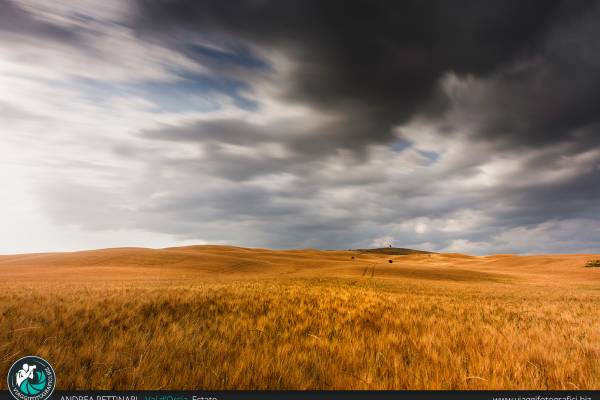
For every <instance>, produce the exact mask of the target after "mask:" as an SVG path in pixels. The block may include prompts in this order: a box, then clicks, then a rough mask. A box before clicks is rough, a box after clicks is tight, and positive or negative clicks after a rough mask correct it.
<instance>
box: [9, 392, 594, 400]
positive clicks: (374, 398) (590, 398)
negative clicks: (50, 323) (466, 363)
mask: <svg viewBox="0 0 600 400" xmlns="http://www.w3.org/2000/svg"><path fill="white" fill-rule="evenodd" d="M250 399H252V400H271V399H272V400H279V399H282V400H367V399H368V400H378V399H381V400H404V399H406V400H429V399H433V400H436V399H440V400H442V399H443V400H471V399H473V400H600V391H598V390H550V391H541V390H473V391H458V390H448V391H445V390H440V391H436V390H424V391H419V390H406V391H367V390H356V391H354V390H352V391H350V390H348V391H262V390H258V391H249V390H243V391H223V390H214V391H209V390H197V391H194V390H185V391H182V390H146V391H139V390H135V391H125V390H123V391H120V390H119V391H112V390H106V391H105V390H56V391H55V392H54V393H53V394H52V396H50V399H49V400H250ZM0 400H13V398H12V396H11V395H10V393H9V392H8V390H3V391H0Z"/></svg>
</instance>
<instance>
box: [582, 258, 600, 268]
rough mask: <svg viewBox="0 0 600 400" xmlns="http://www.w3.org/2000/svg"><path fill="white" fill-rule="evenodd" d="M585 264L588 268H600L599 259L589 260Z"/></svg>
mask: <svg viewBox="0 0 600 400" xmlns="http://www.w3.org/2000/svg"><path fill="white" fill-rule="evenodd" d="M585 266H586V267H588V268H600V260H590V261H588V262H587V264H585Z"/></svg>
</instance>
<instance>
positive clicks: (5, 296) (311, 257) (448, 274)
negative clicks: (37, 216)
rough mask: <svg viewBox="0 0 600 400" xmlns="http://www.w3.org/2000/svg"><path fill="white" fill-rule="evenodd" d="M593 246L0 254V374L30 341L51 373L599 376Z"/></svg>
mask: <svg viewBox="0 0 600 400" xmlns="http://www.w3.org/2000/svg"><path fill="white" fill-rule="evenodd" d="M598 258H599V257H598V256H597V255H553V256H528V257H518V256H510V255H499V256H489V257H471V256H465V255H459V254H431V255H430V254H409V255H390V254H379V253H364V252H362V253H361V252H353V251H315V250H297V251H272V250H260V249H243V248H235V247H223V246H194V247H186V248H171V249H163V250H150V249H134V248H130V249H108V250H97V251H89V252H78V253H62V254H34V255H19V256H0V374H3V376H5V374H6V372H7V370H8V368H9V366H10V365H11V364H12V362H14V361H15V360H16V359H18V358H19V357H22V356H24V355H30V354H31V355H39V356H41V357H44V358H46V359H47V360H48V361H49V362H50V363H51V364H52V365H53V367H54V369H55V371H56V374H57V384H58V388H61V389H92V388H93V389H198V388H202V389H495V388H506V389H509V388H510V389H513V388H536V389H547V388H553V389H574V388H578V389H600V308H599V307H598V303H599V301H600V269H596V268H586V267H585V265H586V263H588V261H589V260H593V259H598ZM389 260H392V263H390V262H389ZM2 381H4V380H2ZM3 385H5V383H4V382H3Z"/></svg>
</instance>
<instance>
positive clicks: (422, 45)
mask: <svg viewBox="0 0 600 400" xmlns="http://www.w3.org/2000/svg"><path fill="white" fill-rule="evenodd" d="M598 38H600V7H599V3H598V2H588V1H563V2H560V1H548V0H543V1H522V0H516V1H494V2H487V1H480V0H474V1H445V0H441V1H389V2H388V1H364V2H362V1H348V0H344V1H331V0H328V1H321V0H315V1H309V0H305V1H294V0H292V1H268V0H249V1H216V0H215V1H191V0H190V1H183V0H178V1H167V0H165V1H151V0H148V1H147V0H139V1H125V0H98V1H96V0H73V1H47V0H22V1H10V0H0V135H1V136H0V138H1V142H0V182H1V189H0V222H1V224H2V228H1V230H0V253H16V252H30V251H48V250H76V249H84V248H100V247H115V246H146V247H163V246H172V245H184V244H192V243H222V244H234V245H240V246H257V247H272V248H304V247H317V248H356V247H370V246H381V245H388V244H393V245H395V246H398V247H411V248H418V249H426V250H434V251H452V252H465V253H473V254H489V253H507V252H511V253H540V252H600V40H598Z"/></svg>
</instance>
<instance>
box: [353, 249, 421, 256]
mask: <svg viewBox="0 0 600 400" xmlns="http://www.w3.org/2000/svg"><path fill="white" fill-rule="evenodd" d="M354 251H358V252H360V253H376V254H388V255H390V256H407V255H410V254H433V253H432V252H431V251H423V250H413V249H404V248H401V247H381V248H378V249H355V250H354Z"/></svg>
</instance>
